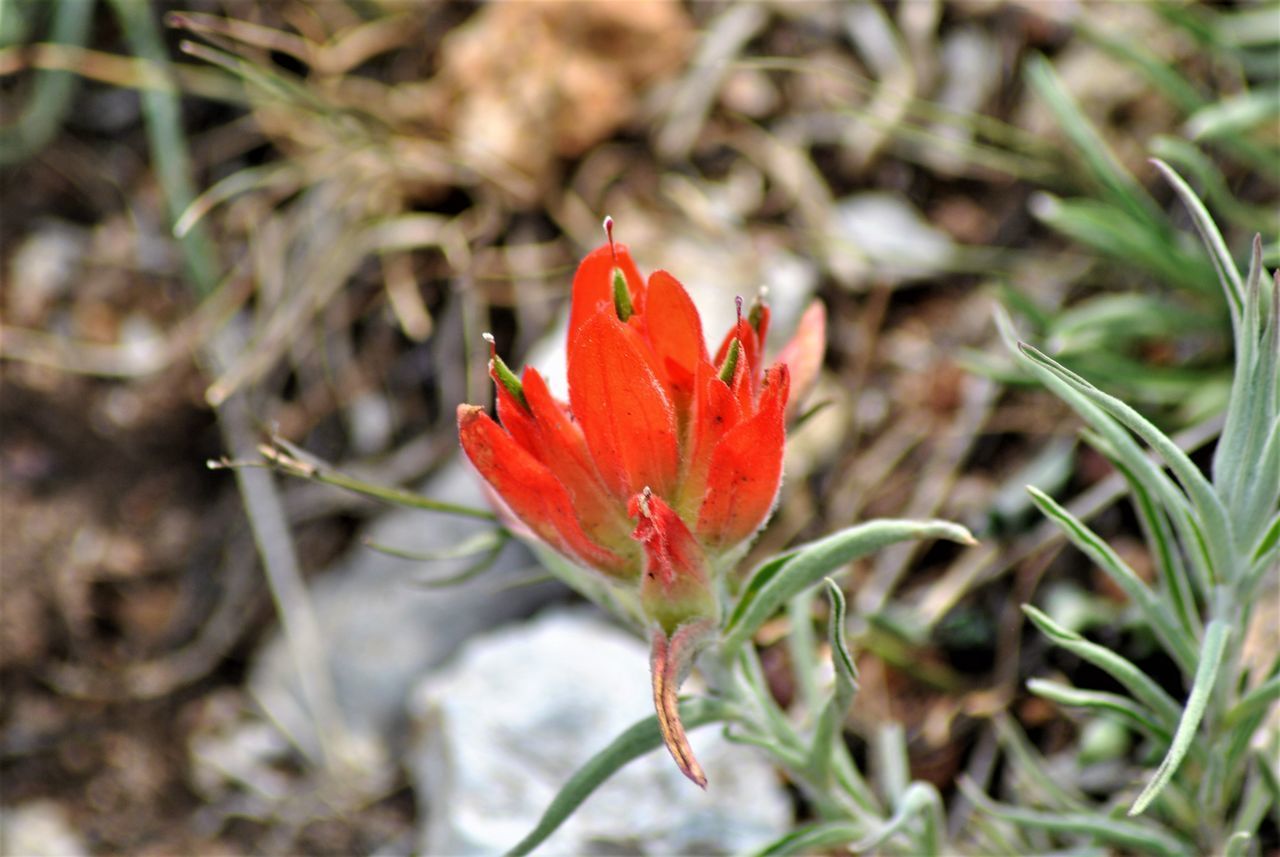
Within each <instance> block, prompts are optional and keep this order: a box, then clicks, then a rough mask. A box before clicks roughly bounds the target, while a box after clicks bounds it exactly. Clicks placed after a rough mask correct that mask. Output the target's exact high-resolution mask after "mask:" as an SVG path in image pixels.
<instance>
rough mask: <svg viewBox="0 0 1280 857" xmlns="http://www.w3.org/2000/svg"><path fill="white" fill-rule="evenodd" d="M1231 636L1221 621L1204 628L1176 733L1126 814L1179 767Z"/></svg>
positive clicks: (1156, 791)
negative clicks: (1192, 679)
mask: <svg viewBox="0 0 1280 857" xmlns="http://www.w3.org/2000/svg"><path fill="white" fill-rule="evenodd" d="M1230 636H1231V626H1230V625H1228V624H1227V623H1226V622H1225V621H1224V620H1222V619H1214V620H1213V621H1212V622H1210V623H1209V625H1208V626H1207V627H1206V628H1205V631H1204V645H1203V646H1202V648H1201V652H1200V668H1199V669H1198V670H1196V679H1195V683H1194V684H1193V685H1192V686H1191V695H1190V696H1188V697H1187V707H1186V709H1185V710H1184V711H1183V712H1182V720H1181V721H1180V722H1179V723H1178V731H1177V732H1175V733H1174V736H1173V743H1172V744H1171V745H1170V747H1169V753H1168V755H1166V756H1165V757H1164V761H1162V762H1161V763H1160V767H1159V768H1157V769H1156V773H1155V776H1154V777H1152V778H1151V782H1149V783H1147V787H1146V788H1144V789H1143V790H1142V793H1141V794H1140V795H1138V798H1137V800H1135V801H1134V802H1133V807H1132V808H1131V809H1130V810H1129V815H1131V816H1133V815H1139V814H1141V813H1142V812H1143V811H1144V810H1145V809H1146V808H1147V807H1148V806H1150V804H1151V801H1153V800H1155V798H1156V795H1158V794H1160V791H1161V790H1162V789H1163V788H1164V787H1165V785H1167V784H1168V782H1169V780H1170V779H1172V777H1173V775H1174V773H1175V772H1176V771H1177V770H1178V766H1179V765H1180V764H1182V760H1183V758H1185V757H1186V755H1187V751H1188V750H1190V749H1191V744H1192V742H1193V741H1194V740H1195V736H1196V730H1197V729H1199V728H1200V720H1201V719H1202V718H1203V717H1204V712H1205V708H1206V707H1207V706H1208V704H1209V696H1210V694H1212V693H1213V686H1214V684H1215V683H1216V681H1217V678H1218V667H1219V666H1220V665H1221V663H1222V656H1223V654H1224V653H1225V652H1226V649H1227V640H1228V638H1229V637H1230Z"/></svg>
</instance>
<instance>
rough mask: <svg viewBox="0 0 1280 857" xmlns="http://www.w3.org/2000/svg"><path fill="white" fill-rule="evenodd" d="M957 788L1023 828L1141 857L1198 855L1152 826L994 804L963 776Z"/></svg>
mask: <svg viewBox="0 0 1280 857" xmlns="http://www.w3.org/2000/svg"><path fill="white" fill-rule="evenodd" d="M958 785H959V787H960V791H961V792H962V793H963V794H964V796H965V797H967V798H969V800H970V801H972V802H973V803H974V805H976V806H977V807H978V808H979V809H981V810H982V811H983V812H987V813H990V814H991V815H994V816H997V817H998V818H1003V819H1006V820H1008V821H1012V822H1014V823H1015V824H1018V825H1021V826H1024V827H1034V828H1040V829H1042V830H1051V831H1055V832H1059V833H1066V834H1070V835H1075V836H1091V837H1093V838H1095V839H1098V840H1101V841H1103V842H1109V843H1112V844H1115V845H1119V846H1121V847H1122V848H1125V849H1128V850H1130V851H1133V852H1136V853H1140V854H1168V855H1185V854H1194V853H1195V852H1196V849H1195V848H1194V846H1193V844H1192V843H1191V842H1184V841H1183V840H1181V839H1179V838H1178V837H1176V836H1174V835H1172V834H1171V833H1169V832H1167V831H1166V830H1164V829H1162V828H1160V827H1156V826H1155V825H1153V824H1145V823H1142V822H1137V821H1130V820H1127V819H1120V818H1109V817H1108V816H1106V815H1104V814H1103V813H1100V812H1045V811H1041V810H1035V809H1025V808H1023V807H1017V806H1009V805H1008V804H1003V803H998V802H996V801H993V800H992V799H991V798H990V797H988V796H987V795H986V794H985V793H984V792H983V791H982V790H981V789H980V788H978V787H977V786H976V785H974V783H973V781H972V780H970V779H968V778H967V777H962V778H961V779H960V780H959V782H958Z"/></svg>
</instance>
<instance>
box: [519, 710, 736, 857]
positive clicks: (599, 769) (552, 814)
mask: <svg viewBox="0 0 1280 857" xmlns="http://www.w3.org/2000/svg"><path fill="white" fill-rule="evenodd" d="M731 716H732V708H730V707H729V706H728V705H725V704H724V703H722V702H720V701H718V700H714V699H688V700H685V701H684V702H682V703H680V719H681V720H682V721H683V723H684V725H685V726H686V727H687V728H689V729H694V728H696V727H698V726H703V725H705V724H707V723H715V722H717V721H720V720H728V719H729V718H730V717H731ZM661 746H662V731H661V730H660V729H659V728H658V718H657V716H656V715H652V716H649V717H646V718H644V719H643V720H641V721H640V722H638V723H636V724H635V725H633V726H631V727H630V728H629V729H627V730H626V731H625V732H623V733H622V734H621V735H619V736H618V737H617V738H615V739H614V740H613V743H612V744H610V745H609V746H608V747H605V748H604V749H603V750H601V751H600V752H599V753H596V754H595V755H594V756H592V757H591V758H590V759H589V760H588V761H587V763H586V764H585V765H583V766H582V767H581V768H579V769H578V770H577V771H576V772H575V773H574V775H573V776H572V777H570V778H569V781H568V782H567V783H565V784H564V786H563V787H561V789H560V792H559V794H557V795H556V796H555V797H554V798H553V799H552V800H551V803H550V805H549V806H548V807H547V809H546V811H545V812H543V813H542V818H540V819H538V823H537V825H536V826H535V827H534V828H533V830H531V831H529V834H528V835H527V836H525V838H524V839H521V840H520V841H519V842H517V843H516V844H515V845H514V846H512V848H511V850H510V851H508V852H507V853H508V855H511V857H516V855H521V854H528V853H529V852H530V851H532V850H533V849H535V848H537V847H538V846H539V845H540V844H542V842H543V841H544V840H545V839H546V838H547V837H548V836H550V835H551V834H552V833H554V832H555V831H556V828H558V827H559V826H560V825H561V824H562V823H563V822H564V820H565V819H566V818H568V817H569V816H570V815H571V814H572V813H573V811H574V810H575V809H577V808H578V807H579V806H580V805H581V804H582V802H583V801H584V800H586V799H587V798H588V797H590V796H591V793H592V792H593V791H595V790H596V788H597V787H598V786H599V785H600V784H601V783H603V782H604V781H605V780H607V779H609V777H611V776H613V774H614V773H615V772H616V771H618V770H619V769H620V768H622V767H623V766H624V765H626V764H627V763H628V762H630V761H632V760H633V759H638V758H640V757H641V756H643V755H645V754H646V753H649V752H651V751H653V750H656V749H657V748H658V747H661Z"/></svg>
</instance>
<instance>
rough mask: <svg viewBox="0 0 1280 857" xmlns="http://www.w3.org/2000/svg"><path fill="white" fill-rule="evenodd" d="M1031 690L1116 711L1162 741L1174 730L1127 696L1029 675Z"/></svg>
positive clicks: (1061, 702)
mask: <svg viewBox="0 0 1280 857" xmlns="http://www.w3.org/2000/svg"><path fill="white" fill-rule="evenodd" d="M1027 690H1029V691H1031V692H1032V693H1034V694H1035V695H1036V696H1043V697H1044V698H1045V699H1050V700H1053V701H1054V702H1056V703H1058V704H1059V705H1064V706H1067V707H1068V708H1089V709H1092V710H1094V711H1100V712H1104V713H1107V714H1114V715H1116V716H1118V717H1119V718H1121V719H1122V720H1124V721H1126V722H1127V723H1129V724H1130V725H1132V726H1135V727H1137V728H1138V730H1139V731H1141V732H1143V733H1144V734H1146V735H1149V736H1151V737H1152V738H1155V739H1157V740H1159V741H1162V742H1164V741H1168V740H1169V737H1170V734H1171V733H1170V732H1169V730H1168V729H1164V728H1162V727H1161V726H1160V724H1159V723H1156V722H1155V721H1154V720H1152V719H1151V714H1150V712H1148V711H1147V710H1146V709H1145V708H1143V707H1142V706H1140V705H1138V704H1137V703H1135V702H1134V701H1133V700H1132V699H1130V698H1129V697H1127V696H1120V695H1119V694H1116V693H1106V692H1104V691H1100V690H1081V689H1080V688H1078V687H1072V686H1070V685H1066V684H1060V683H1059V682H1056V681H1048V680H1046V679H1040V678H1033V679H1028V680H1027Z"/></svg>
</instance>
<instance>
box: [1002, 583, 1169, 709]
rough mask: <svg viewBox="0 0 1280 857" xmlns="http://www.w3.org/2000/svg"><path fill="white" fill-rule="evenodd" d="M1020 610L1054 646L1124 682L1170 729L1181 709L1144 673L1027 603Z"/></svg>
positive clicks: (1109, 650)
mask: <svg viewBox="0 0 1280 857" xmlns="http://www.w3.org/2000/svg"><path fill="white" fill-rule="evenodd" d="M1022 612H1023V613H1025V614H1026V615H1027V618H1028V619H1030V620H1031V621H1032V622H1034V623H1035V625H1036V627H1037V628H1039V629H1040V630H1041V631H1042V632H1043V633H1044V634H1045V636H1047V637H1048V638H1049V639H1050V640H1052V641H1053V642H1054V643H1055V644H1056V645H1058V646H1061V647H1062V648H1064V649H1066V650H1067V651H1069V652H1071V653H1072V654H1074V655H1077V656H1078V657H1080V658H1082V659H1083V660H1085V661H1088V662H1089V663H1091V664H1093V665H1094V666H1096V667H1098V668H1099V669H1101V670H1102V671H1103V672H1105V673H1107V674H1108V675H1110V676H1111V677H1112V678H1114V679H1115V680H1116V681H1118V682H1120V684H1122V685H1124V688H1125V690H1127V691H1129V693H1131V694H1133V698H1134V699H1136V700H1138V702H1140V703H1142V704H1143V705H1144V706H1146V707H1147V709H1149V710H1150V712H1151V714H1152V716H1153V717H1154V718H1155V720H1156V722H1157V723H1159V724H1160V725H1161V727H1163V728H1164V729H1166V730H1168V732H1169V733H1172V732H1173V729H1174V726H1175V725H1176V724H1177V722H1178V717H1179V715H1180V714H1181V713H1182V709H1181V707H1180V706H1179V705H1178V703H1177V702H1175V701H1174V699H1173V697H1171V696H1169V694H1168V693H1166V692H1165V690H1164V688H1162V687H1160V685H1158V684H1156V682H1155V681H1153V680H1152V679H1151V677H1150V676H1148V675H1147V674H1146V673H1145V672H1143V671H1142V670H1141V669H1139V668H1138V667H1137V666H1135V665H1134V664H1133V663H1131V662H1130V661H1128V660H1126V659H1125V658H1123V657H1121V656H1120V655H1119V654H1117V653H1116V652H1113V651H1112V650H1111V649H1108V648H1107V647H1106V646H1100V645H1098V644H1097V643H1091V642H1089V641H1088V640H1086V639H1085V638H1084V637H1082V636H1080V635H1079V634H1077V633H1075V632H1074V631H1068V630H1067V629H1066V628H1063V627H1062V626H1061V625H1059V624H1058V623H1056V622H1054V621H1053V620H1052V619H1050V618H1049V617H1048V616H1046V615H1045V614H1044V613H1041V612H1040V611H1039V610H1037V609H1036V608H1034V607H1032V606H1031V605H1030V604H1024V605H1022Z"/></svg>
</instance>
